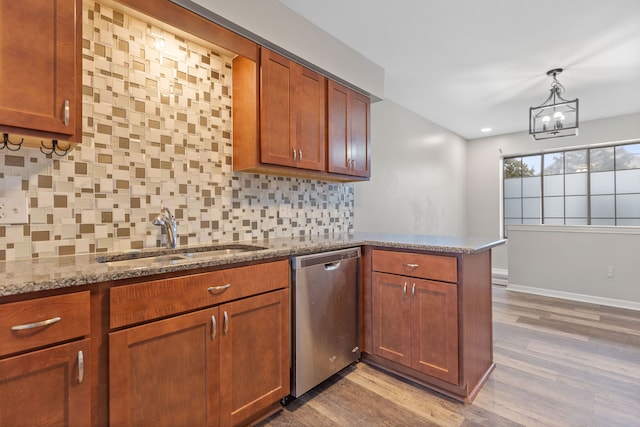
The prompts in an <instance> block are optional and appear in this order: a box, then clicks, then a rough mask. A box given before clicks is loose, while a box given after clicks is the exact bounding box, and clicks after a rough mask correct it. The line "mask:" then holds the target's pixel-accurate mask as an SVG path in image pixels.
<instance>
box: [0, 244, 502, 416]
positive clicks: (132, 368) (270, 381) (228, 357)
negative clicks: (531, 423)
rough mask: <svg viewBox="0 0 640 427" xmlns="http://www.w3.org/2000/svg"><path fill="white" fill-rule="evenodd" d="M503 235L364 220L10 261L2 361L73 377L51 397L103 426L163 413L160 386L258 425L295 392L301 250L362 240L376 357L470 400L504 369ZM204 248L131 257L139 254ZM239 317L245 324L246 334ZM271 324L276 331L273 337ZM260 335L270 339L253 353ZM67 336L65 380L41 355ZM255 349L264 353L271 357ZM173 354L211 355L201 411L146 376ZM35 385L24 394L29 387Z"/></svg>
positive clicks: (367, 330) (364, 314) (12, 369)
mask: <svg viewBox="0 0 640 427" xmlns="http://www.w3.org/2000/svg"><path fill="white" fill-rule="evenodd" d="M502 243H503V241H502V240H492V239H473V238H471V239H467V238H454V237H436V236H410V235H386V234H375V233H354V234H343V235H332V236H315V237H299V238H279V239H270V240H263V241H250V242H234V243H233V245H236V246H237V245H246V246H251V247H254V248H258V249H256V250H247V251H241V252H239V253H235V254H233V253H230V254H224V255H214V256H211V257H203V258H197V259H189V260H187V261H184V262H182V261H181V259H182V258H176V257H169V258H162V259H163V261H160V262H156V263H154V264H153V265H151V266H146V267H139V266H134V267H132V266H131V264H128V263H127V262H122V263H119V262H113V261H108V260H109V259H111V260H113V259H114V258H106V259H99V257H97V256H96V255H77V256H63V257H52V258H42V259H30V260H19V261H4V262H2V263H0V295H1V296H0V323H1V325H0V326H1V327H2V330H1V332H0V338H1V340H0V341H1V342H2V343H3V344H2V345H0V367H1V368H2V372H5V373H7V374H6V376H7V377H8V378H6V379H3V380H4V381H5V382H4V383H3V384H8V385H7V387H11V384H13V385H14V386H15V390H22V389H25V390H27V391H28V390H33V389H34V388H36V387H38V386H39V385H38V381H49V382H48V384H49V388H50V389H52V390H53V389H54V388H55V387H63V388H66V389H68V390H69V400H68V402H59V403H58V404H59V405H60V407H65V410H61V408H60V407H56V406H55V404H53V405H52V407H51V408H49V409H48V410H50V411H52V412H53V413H56V411H59V412H61V413H68V414H70V415H69V416H72V415H73V416H74V417H77V419H78V420H81V421H82V422H85V423H88V422H89V421H90V422H91V423H92V424H93V425H104V424H106V423H108V422H109V420H111V421H112V422H113V421H117V423H118V424H136V420H137V419H138V418H137V417H146V416H148V415H149V413H148V412H145V411H151V405H153V406H154V407H156V409H154V410H157V402H156V401H153V400H154V399H169V401H168V402H165V403H163V405H162V406H163V407H164V406H166V407H167V411H162V413H165V412H168V413H173V415H174V416H175V417H177V418H175V420H176V421H177V420H182V421H184V420H185V418H184V417H187V416H188V417H196V418H189V421H191V420H195V419H203V418H204V419H208V420H211V419H212V418H211V417H214V418H215V420H214V421H213V424H215V425H218V424H220V425H239V424H246V423H247V422H250V421H252V420H256V419H258V418H261V417H263V416H266V415H268V414H269V413H272V412H273V411H276V410H278V409H279V408H280V403H279V401H280V399H281V398H283V397H285V396H286V395H287V394H288V393H289V378H288V376H289V363H290V361H289V357H290V355H289V350H288V345H289V333H290V324H289V296H288V295H289V268H290V267H289V262H288V259H289V257H290V256H292V255H301V254H309V253H317V252H324V251H329V250H334V249H341V248H347V247H361V248H362V251H363V252H362V253H363V256H362V262H361V274H360V284H359V286H360V303H361V307H360V310H359V311H360V319H361V322H360V325H361V326H360V330H361V337H360V341H361V348H362V350H363V352H362V360H363V361H364V362H366V363H370V364H374V365H376V366H379V367H382V368H383V369H385V370H387V371H389V372H393V373H396V374H399V375H401V376H404V377H406V378H409V379H411V380H413V381H416V382H419V383H421V384H423V385H425V386H427V387H430V388H432V389H434V390H437V391H439V392H441V393H444V394H447V395H449V396H451V397H453V398H455V399H458V400H461V401H466V402H470V401H472V400H473V398H474V397H475V395H476V394H477V393H478V392H479V390H480V388H481V386H482V384H483V383H484V381H485V380H486V378H487V377H488V375H489V374H490V373H491V371H492V370H493V369H494V364H493V352H492V332H491V330H492V328H491V248H493V247H495V246H497V245H500V244H502ZM215 246H216V247H224V245H215ZM203 248H204V247H198V246H194V247H188V248H186V247H182V248H178V249H176V250H164V249H160V250H159V249H146V250H142V251H136V252H130V253H122V254H116V256H117V257H119V258H117V259H121V260H124V261H126V260H127V259H131V258H133V259H135V258H136V257H140V255H150V256H153V257H158V256H166V255H167V254H180V253H185V251H189V252H190V253H191V252H193V253H195V252H197V251H198V250H201V249H203ZM209 249H210V248H209ZM110 255H111V254H108V256H110ZM177 259H179V260H180V261H178V262H176V260H177ZM99 260H101V261H107V262H98V261H99ZM227 285H229V286H227ZM234 285H235V286H234ZM57 312H62V313H63V314H59V313H57ZM56 318H61V320H60V319H59V320H55V319H56ZM52 319H53V320H52ZM265 319H270V320H269V321H265ZM43 321H46V322H50V324H48V325H42V327H40V326H35V327H34V328H33V329H28V331H31V332H30V333H28V334H24V330H20V329H19V328H20V327H22V326H24V325H27V326H29V325H31V324H32V323H31V322H34V323H33V324H35V323H38V322H43ZM230 325H231V326H230ZM16 326H17V327H18V329H17V330H16V329H15V328H16ZM12 327H13V328H14V329H13V330H12V329H11V328H12ZM234 328H235V330H238V331H240V332H237V333H236V335H234V334H233V331H234ZM34 331H35V332H34ZM228 331H231V332H229V333H228ZM265 335H266V336H269V337H270V339H269V340H267V341H269V342H268V343H263V342H262V341H260V340H259V337H261V336H265ZM273 337H275V339H272V338H273ZM158 345H161V346H162V347H158ZM249 347H251V348H254V349H255V350H256V351H254V352H246V351H245V350H246V348H249ZM160 348H162V349H163V350H162V351H160V353H158V351H159V350H160ZM205 349H206V350H205ZM191 350H193V351H191ZM52 351H54V352H57V353H56V356H55V359H54V360H55V361H56V366H66V368H65V369H66V370H65V372H67V373H66V374H64V375H62V377H58V378H56V379H55V380H52V379H45V378H40V371H39V368H38V369H36V368H34V366H35V367H39V366H41V365H40V364H41V363H44V362H43V360H47V359H46V357H52V356H51V354H52V353H51V352H52ZM160 354H162V357H159V355H160ZM251 354H260V355H261V361H259V362H257V361H256V360H253V359H251ZM45 355H46V357H45ZM199 355H206V356H204V357H205V359H206V360H205V359H199V357H200V356H199ZM149 357H151V359H149ZM174 357H176V358H174ZM43 358H44V359H43ZM158 359H159V360H160V361H159V362H158V363H160V365H158V366H157V367H158V369H161V370H160V371H159V372H164V371H163V370H162V369H164V368H166V367H168V366H173V367H174V368H176V367H179V366H182V365H184V364H186V363H187V361H188V363H189V365H190V366H196V367H199V366H202V369H204V371H203V372H200V371H198V369H196V371H198V372H200V373H196V374H195V376H194V377H193V378H191V380H192V381H193V383H189V382H185V383H184V384H182V383H181V385H184V386H186V387H187V386H188V387H191V386H193V388H194V389H193V390H190V389H189V391H185V390H183V391H182V392H181V393H183V394H185V395H188V396H189V399H193V400H190V402H191V410H190V411H189V412H188V414H187V413H186V412H185V413H180V412H175V411H174V410H173V409H171V408H172V406H171V405H170V404H169V403H171V402H173V400H172V399H176V398H178V397H179V396H176V395H172V394H171V389H172V388H173V387H171V386H167V387H164V386H163V382H162V378H164V376H160V377H156V379H155V380H154V385H153V387H151V384H146V385H145V383H144V380H145V376H144V375H143V374H142V373H140V376H138V375H136V373H138V372H139V370H140V367H141V366H148V363H149V361H150V360H154V361H157V360H158ZM65 360H67V361H66V362H65ZM264 360H266V361H267V362H264ZM178 361H180V362H182V363H179V362H178ZM163 363H164V364H165V365H162V364H163ZM176 363H177V365H176ZM256 363H259V364H260V365H264V366H266V368H265V369H263V370H261V368H260V367H256V366H254V365H255V364H256ZM212 364H213V365H212ZM163 366H164V368H163ZM216 366H219V368H216ZM174 368H172V369H170V371H171V373H173V372H174V371H175V372H178V371H180V372H179V373H180V375H181V376H180V381H181V382H182V381H187V380H186V379H184V378H183V376H187V377H188V376H189V373H188V372H182V371H181V370H180V369H177V370H176V369H174ZM33 369H35V371H33ZM52 369H53V368H52ZM54 370H55V369H54ZM34 372H37V373H38V375H33V373H34ZM248 372H252V373H253V372H260V378H261V381H262V382H261V381H248V379H247V378H246V374H247V373H248ZM9 373H11V374H9ZM203 374H204V375H203ZM167 375H169V376H170V374H167ZM242 378H245V379H244V380H243V379H242ZM204 379H206V381H205V383H202V381H204ZM172 380H173V377H170V378H168V379H167V381H172ZM249 384H250V385H249ZM25 385H26V387H25ZM200 386H204V387H206V388H207V389H208V390H209V393H208V394H206V395H205V396H204V397H203V396H200V397H197V396H198V394H200V393H199V392H197V391H196V389H197V388H198V387H200ZM3 387H5V386H3ZM79 388H81V390H82V391H81V392H78V390H77V389H79ZM223 389H224V390H227V392H228V395H225V393H221V392H220V390H223ZM4 391H5V390H3V391H2V392H3V395H4ZM6 391H7V392H8V391H9V390H8V389H7V390H6ZM54 391H55V390H54ZM165 391H166V393H167V394H163V393H164V392H165ZM156 392H157V393H156ZM150 393H151V394H150ZM154 393H156V394H154ZM192 394H193V396H192ZM20 396H21V394H20V393H17V394H16V395H15V399H14V400H12V401H14V402H18V401H28V399H22V398H21V397H20ZM150 396H153V397H152V398H150ZM207 396H208V397H207ZM231 396H233V397H231ZM143 397H144V398H143ZM88 399H91V403H90V404H89V403H88ZM16 408H20V406H16ZM22 409H24V407H22ZM22 409H17V410H18V411H20V410H22ZM30 410H31V411H33V413H34V414H39V411H40V409H39V407H38V408H31V409H30ZM2 414H3V415H2V417H6V416H10V414H11V412H10V411H9V412H5V411H4V410H3V412H2ZM5 414H8V415H5ZM50 415H51V414H44V416H50ZM64 421H65V422H67V423H68V424H70V425H74V424H82V422H73V420H72V419H71V418H68V419H64Z"/></svg>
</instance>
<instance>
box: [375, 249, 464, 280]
mask: <svg viewBox="0 0 640 427" xmlns="http://www.w3.org/2000/svg"><path fill="white" fill-rule="evenodd" d="M372 256H373V260H372V264H373V270H375V271H381V272H384V273H392V274H401V275H403V276H411V277H419V278H422V279H431V280H440V281H443V282H451V283H456V282H457V281H458V260H457V258H456V257H453V256H443V255H428V254H414V253H410V252H394V251H385V250H374V251H373V255H372Z"/></svg>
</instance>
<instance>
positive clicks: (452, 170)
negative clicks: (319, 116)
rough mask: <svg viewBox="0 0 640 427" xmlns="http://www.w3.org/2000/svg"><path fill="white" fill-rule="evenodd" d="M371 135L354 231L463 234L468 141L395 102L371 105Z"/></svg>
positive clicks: (357, 187) (359, 186) (358, 191)
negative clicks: (368, 164) (366, 178)
mask: <svg viewBox="0 0 640 427" xmlns="http://www.w3.org/2000/svg"><path fill="white" fill-rule="evenodd" d="M371 134H372V155H371V156H372V157H371V158H372V161H371V163H372V164H371V180H370V181H368V182H361V183H357V184H355V209H354V212H355V217H354V227H355V230H356V231H380V232H393V233H404V234H406V233H418V234H431V235H464V234H465V174H466V172H465V169H466V165H465V163H466V162H465V158H466V156H465V151H466V141H465V140H464V139H463V138H461V137H460V136H458V135H456V134H454V133H452V132H450V131H448V130H446V129H444V128H442V127H440V126H438V125H436V124H434V123H433V122H430V121H428V120H426V119H424V118H422V117H420V116H418V115H417V114H415V113H412V112H411V111H409V110H407V109H405V108H403V107H401V106H399V105H398V104H395V103H393V102H391V101H381V102H378V103H375V104H373V105H372V106H371Z"/></svg>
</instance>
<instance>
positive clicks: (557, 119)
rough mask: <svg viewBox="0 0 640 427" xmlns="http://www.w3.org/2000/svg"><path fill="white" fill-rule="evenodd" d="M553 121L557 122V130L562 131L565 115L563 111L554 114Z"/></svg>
mask: <svg viewBox="0 0 640 427" xmlns="http://www.w3.org/2000/svg"><path fill="white" fill-rule="evenodd" d="M553 120H555V122H556V129H562V126H563V123H564V114H562V112H561V111H556V112H555V113H553Z"/></svg>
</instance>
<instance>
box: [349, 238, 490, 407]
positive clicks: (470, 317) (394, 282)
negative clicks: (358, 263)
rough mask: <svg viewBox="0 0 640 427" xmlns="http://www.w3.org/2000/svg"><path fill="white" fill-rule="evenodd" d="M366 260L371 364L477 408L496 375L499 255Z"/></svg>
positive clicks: (384, 254)
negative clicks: (494, 275)
mask: <svg viewBox="0 0 640 427" xmlns="http://www.w3.org/2000/svg"><path fill="white" fill-rule="evenodd" d="M364 254H365V259H364V262H363V265H365V266H368V268H369V270H365V277H367V276H368V277H370V279H369V280H367V279H365V281H364V284H363V302H364V313H363V317H364V319H363V322H364V327H363V331H364V334H363V349H364V350H363V353H362V359H363V361H365V362H368V363H371V364H374V365H376V366H379V367H381V368H383V369H386V370H388V371H391V372H394V373H396V374H398V375H401V376H404V377H406V378H409V379H411V380H413V381H416V382H418V383H421V384H423V385H425V386H427V387H430V388H433V389H434V390H437V391H439V392H441V393H444V394H446V395H448V396H451V397H453V398H455V399H458V400H462V401H465V402H470V401H472V400H473V399H474V398H475V396H476V395H477V393H478V392H479V390H480V388H481V387H482V385H483V384H484V383H485V381H486V380H487V378H488V376H489V374H490V373H491V372H492V371H493V369H494V367H495V365H494V363H493V337H492V320H491V318H492V317H491V252H490V251H482V252H477V253H472V254H456V253H451V254H449V253H426V252H419V251H417V252H408V251H399V250H389V249H381V248H379V249H376V248H373V249H371V250H366V251H364Z"/></svg>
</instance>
